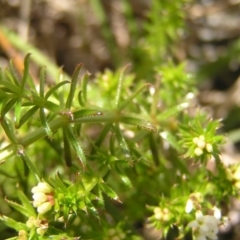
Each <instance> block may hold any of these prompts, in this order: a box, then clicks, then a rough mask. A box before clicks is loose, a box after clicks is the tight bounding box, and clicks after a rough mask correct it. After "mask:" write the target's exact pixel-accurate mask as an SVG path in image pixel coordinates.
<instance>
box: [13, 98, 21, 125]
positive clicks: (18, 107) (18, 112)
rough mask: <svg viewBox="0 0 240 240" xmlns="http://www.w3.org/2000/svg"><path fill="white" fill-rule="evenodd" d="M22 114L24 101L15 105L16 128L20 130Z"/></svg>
mask: <svg viewBox="0 0 240 240" xmlns="http://www.w3.org/2000/svg"><path fill="white" fill-rule="evenodd" d="M21 112H22V101H21V100H18V101H17V102H16V104H15V119H14V120H15V127H16V128H19V123H20V117H21Z"/></svg>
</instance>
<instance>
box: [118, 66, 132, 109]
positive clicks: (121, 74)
mask: <svg viewBox="0 0 240 240" xmlns="http://www.w3.org/2000/svg"><path fill="white" fill-rule="evenodd" d="M128 67H129V64H128V65H126V66H125V67H124V68H123V69H122V70H121V71H120V74H119V78H118V86H117V92H116V99H115V104H116V106H118V105H119V100H120V97H121V92H122V85H123V76H124V73H125V71H126V69H127V68H128Z"/></svg>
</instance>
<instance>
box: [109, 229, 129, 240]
mask: <svg viewBox="0 0 240 240" xmlns="http://www.w3.org/2000/svg"><path fill="white" fill-rule="evenodd" d="M123 239H126V234H125V233H124V232H122V231H121V230H119V229H114V228H111V229H109V230H108V232H107V237H106V238H105V239H104V240H123Z"/></svg>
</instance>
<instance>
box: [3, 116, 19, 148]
mask: <svg viewBox="0 0 240 240" xmlns="http://www.w3.org/2000/svg"><path fill="white" fill-rule="evenodd" d="M0 122H1V125H2V128H3V130H4V132H5V134H6V135H7V137H8V138H9V140H10V141H11V142H12V143H17V139H16V136H15V131H14V128H13V126H12V125H11V123H10V122H9V121H8V120H7V119H6V118H2V119H1V121H0Z"/></svg>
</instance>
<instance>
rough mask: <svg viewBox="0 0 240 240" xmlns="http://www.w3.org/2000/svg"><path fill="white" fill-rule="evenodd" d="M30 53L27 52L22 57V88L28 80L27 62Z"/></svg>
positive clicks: (28, 61)
mask: <svg viewBox="0 0 240 240" xmlns="http://www.w3.org/2000/svg"><path fill="white" fill-rule="evenodd" d="M30 55H31V54H30V53H28V54H27V55H26V57H25V59H24V71H23V78H22V83H21V87H22V89H23V88H24V87H25V84H26V82H27V80H28V77H29V63H30Z"/></svg>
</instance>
